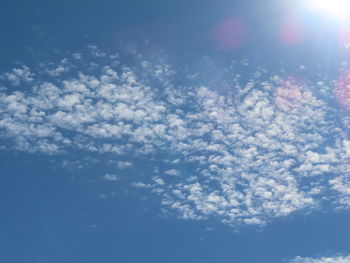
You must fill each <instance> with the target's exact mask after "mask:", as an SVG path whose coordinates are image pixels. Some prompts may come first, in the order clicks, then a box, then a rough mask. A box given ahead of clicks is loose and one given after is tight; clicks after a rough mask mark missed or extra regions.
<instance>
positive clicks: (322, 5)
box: [310, 0, 350, 19]
mask: <svg viewBox="0 0 350 263" xmlns="http://www.w3.org/2000/svg"><path fill="white" fill-rule="evenodd" d="M310 1H311V4H312V7H313V8H315V9H317V10H319V11H322V12H324V13H328V14H330V15H333V16H336V17H338V18H341V19H343V18H350V0H310Z"/></svg>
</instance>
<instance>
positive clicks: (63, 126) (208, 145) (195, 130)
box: [0, 46, 350, 262]
mask: <svg viewBox="0 0 350 263" xmlns="http://www.w3.org/2000/svg"><path fill="white" fill-rule="evenodd" d="M128 52H129V53H128V55H129V56H130V57H132V59H131V58H128V59H125V58H122V57H125V56H124V55H123V56H121V55H118V54H112V55H111V54H107V53H105V52H102V51H101V50H99V49H98V48H97V47H96V46H90V47H89V48H88V52H85V53H84V52H82V53H75V54H72V55H71V56H70V57H68V58H65V59H63V60H61V61H60V62H58V63H48V64H45V63H40V64H39V66H37V67H28V66H22V67H18V68H15V69H13V70H12V71H10V72H8V73H3V74H2V75H1V76H0V80H1V92H0V132H1V149H2V150H3V151H4V150H7V151H23V152H29V153H42V154H49V155H52V156H54V155H55V154H57V153H60V154H67V155H68V154H69V153H70V152H71V151H78V152H79V153H80V154H82V155H84V156H89V155H90V154H94V155H96V154H97V155H105V154H108V155H109V156H113V157H114V158H115V161H116V164H117V165H116V167H118V169H127V168H130V167H134V166H135V168H136V169H137V168H138V167H137V163H138V162H137V160H143V161H147V162H149V163H150V165H149V167H150V168H147V169H149V171H148V174H149V175H148V176H143V177H142V178H141V179H140V177H137V179H136V178H135V180H134V181H133V183H132V185H133V186H134V187H136V188H145V189H146V190H149V191H150V192H152V193H153V194H155V195H158V196H160V198H161V205H162V207H163V208H164V209H165V210H166V211H168V212H169V213H170V214H173V215H174V216H176V217H180V218H183V219H192V220H204V219H207V218H215V219H216V220H218V221H220V222H222V223H225V224H229V225H235V226H237V225H258V226H263V225H265V224H266V223H268V222H270V221H271V220H273V219H275V218H279V217H284V216H288V215H291V214H293V213H296V212H298V211H305V210H306V209H308V210H312V209H318V208H320V207H326V205H325V204H327V207H328V204H332V205H333V207H334V208H339V207H342V208H348V207H349V206H350V181H349V177H348V175H347V174H348V173H347V171H348V170H349V165H348V163H349V162H348V160H349V157H350V141H349V140H348V139H347V134H346V130H345V128H344V127H346V125H347V119H346V115H345V114H344V109H341V108H339V109H338V108H336V107H335V106H334V104H332V103H330V101H329V100H328V99H325V98H329V97H331V96H333V95H332V94H333V93H332V89H330V88H329V87H327V85H324V84H320V83H316V84H315V85H312V83H311V84H310V83H308V84H305V83H302V82H300V81H295V80H291V79H289V78H283V77H280V76H271V77H257V76H260V75H261V74H260V73H261V72H258V73H259V74H254V77H252V78H251V79H250V80H247V81H246V82H245V83H244V84H242V81H240V80H239V76H237V74H236V73H235V72H234V69H233V70H231V71H233V72H231V71H229V73H230V74H231V75H230V76H231V77H230V78H229V81H230V86H231V87H232V90H230V91H228V93H227V94H228V95H227V94H226V96H223V95H222V94H220V93H219V92H218V91H217V90H216V89H215V88H213V87H211V85H210V84H208V85H203V83H202V84H199V83H201V82H202V81H201V80H200V76H201V75H202V74H203V73H202V72H196V74H193V75H192V76H195V77H193V78H192V77H191V83H192V84H191V85H188V83H190V82H188V80H186V79H184V80H183V82H184V84H183V85H182V84H181V83H180V82H181V81H180V80H179V79H180V76H182V75H181V74H180V73H179V72H176V71H175V70H174V69H173V68H172V67H171V65H169V64H168V63H166V59H165V57H164V56H163V55H158V57H156V58H152V59H147V58H146V57H144V56H143V55H142V54H141V53H140V52H138V51H137V50H135V49H134V48H130V49H129V51H128ZM151 61H152V62H151ZM126 63H128V65H127V64H126ZM237 67H239V65H237ZM185 75H186V74H185ZM196 78H197V79H196ZM196 81H197V83H196ZM334 99H336V97H334ZM332 105H333V106H332ZM121 160H122V161H121ZM139 168H140V167H139ZM142 169H144V168H142ZM105 179H106V180H107V181H116V180H117V179H118V178H117V177H116V176H115V175H113V174H112V175H111V174H107V175H106V176H105ZM295 262H297V261H295ZM300 262H301V261H300ZM305 262H309V261H305ZM310 262H313V261H310ZM315 262H318V261H315ZM320 262H321V261H320ZM337 262H338V261H337ZM339 262H341V261H339Z"/></svg>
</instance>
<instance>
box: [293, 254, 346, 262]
mask: <svg viewBox="0 0 350 263" xmlns="http://www.w3.org/2000/svg"><path fill="white" fill-rule="evenodd" d="M290 262H291V263H349V262H350V256H338V257H323V258H302V257H297V258H295V259H294V260H292V261H290Z"/></svg>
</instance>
